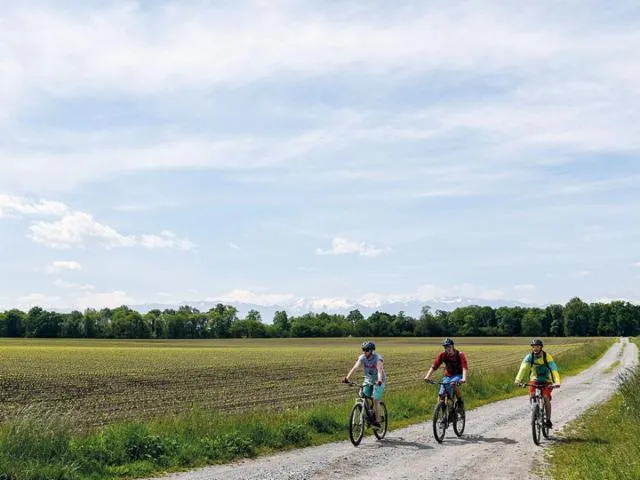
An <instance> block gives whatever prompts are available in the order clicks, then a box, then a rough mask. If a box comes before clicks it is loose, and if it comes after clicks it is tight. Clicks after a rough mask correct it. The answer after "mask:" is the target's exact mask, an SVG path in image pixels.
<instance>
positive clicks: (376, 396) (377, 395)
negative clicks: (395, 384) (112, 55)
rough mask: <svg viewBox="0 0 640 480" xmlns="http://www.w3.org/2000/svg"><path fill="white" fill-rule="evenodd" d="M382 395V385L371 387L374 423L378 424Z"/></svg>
mask: <svg viewBox="0 0 640 480" xmlns="http://www.w3.org/2000/svg"><path fill="white" fill-rule="evenodd" d="M383 393H384V383H383V384H382V385H374V386H373V400H374V401H373V411H374V413H375V416H376V422H378V423H380V402H381V401H382V394H383Z"/></svg>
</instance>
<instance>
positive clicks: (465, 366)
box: [460, 352, 469, 383]
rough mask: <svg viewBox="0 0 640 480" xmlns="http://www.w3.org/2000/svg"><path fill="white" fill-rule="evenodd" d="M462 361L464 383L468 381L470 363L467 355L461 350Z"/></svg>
mask: <svg viewBox="0 0 640 480" xmlns="http://www.w3.org/2000/svg"><path fill="white" fill-rule="evenodd" d="M460 363H461V364H462V380H461V381H462V383H464V382H466V381H467V372H468V371H469V364H468V363H467V356H466V355H465V354H464V353H462V352H460Z"/></svg>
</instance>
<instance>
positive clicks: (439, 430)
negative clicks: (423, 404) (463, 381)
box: [427, 380, 467, 443]
mask: <svg viewBox="0 0 640 480" xmlns="http://www.w3.org/2000/svg"><path fill="white" fill-rule="evenodd" d="M427 383H430V384H432V385H445V382H434V381H433V380H427ZM454 384H455V385H460V382H452V383H451V385H454ZM444 395H445V398H444V399H443V400H438V402H437V403H436V406H435V408H434V409H433V436H434V437H435V438H436V440H437V442H438V443H442V441H443V440H444V434H445V432H446V431H447V428H449V424H453V431H454V433H455V434H456V436H458V437H461V436H462V434H463V433H464V427H465V425H466V423H467V421H466V420H467V414H466V412H465V410H464V403H462V404H460V403H459V402H458V397H457V396H456V394H455V392H453V397H455V398H452V397H451V395H449V392H447V389H446V388H445V390H444Z"/></svg>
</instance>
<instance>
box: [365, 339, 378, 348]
mask: <svg viewBox="0 0 640 480" xmlns="http://www.w3.org/2000/svg"><path fill="white" fill-rule="evenodd" d="M375 349H376V344H375V343H373V342H371V341H369V340H367V341H366V342H362V350H375Z"/></svg>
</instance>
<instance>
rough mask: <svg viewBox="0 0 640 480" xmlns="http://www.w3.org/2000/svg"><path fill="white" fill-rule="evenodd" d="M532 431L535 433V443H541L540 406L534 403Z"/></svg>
mask: <svg viewBox="0 0 640 480" xmlns="http://www.w3.org/2000/svg"><path fill="white" fill-rule="evenodd" d="M531 433H532V434H533V443H535V444H536V445H540V406H539V405H538V404H537V403H534V404H533V409H532V410H531Z"/></svg>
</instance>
